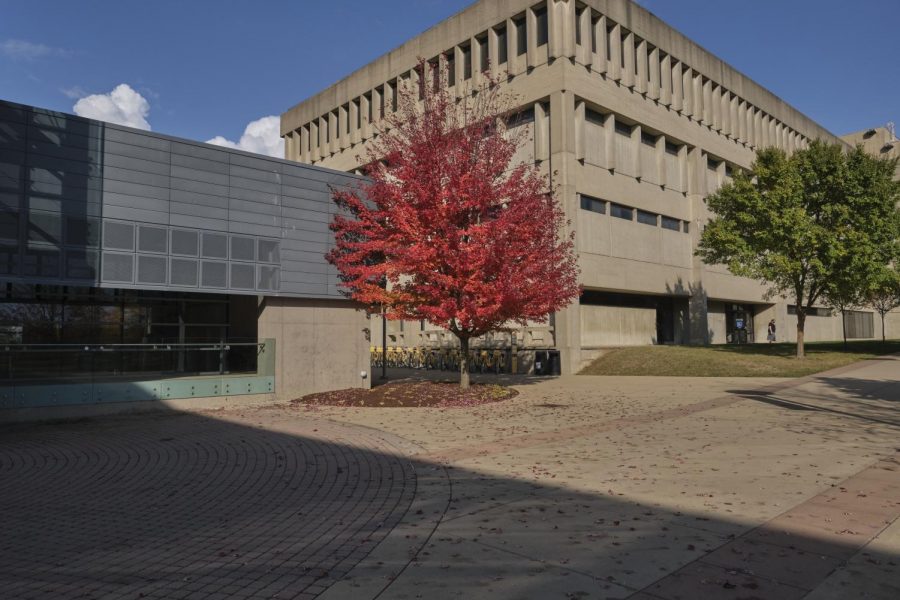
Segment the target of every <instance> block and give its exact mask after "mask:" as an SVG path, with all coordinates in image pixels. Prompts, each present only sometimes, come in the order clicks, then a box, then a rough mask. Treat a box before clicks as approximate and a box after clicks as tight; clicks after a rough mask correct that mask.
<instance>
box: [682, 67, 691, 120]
mask: <svg viewBox="0 0 900 600" xmlns="http://www.w3.org/2000/svg"><path fill="white" fill-rule="evenodd" d="M681 114H683V115H684V116H686V117H689V118H691V117H693V116H694V72H693V70H692V69H691V68H690V67H688V66H685V65H684V64H683V63H681Z"/></svg>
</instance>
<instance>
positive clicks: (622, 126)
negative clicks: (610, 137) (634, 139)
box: [616, 119, 631, 137]
mask: <svg viewBox="0 0 900 600" xmlns="http://www.w3.org/2000/svg"><path fill="white" fill-rule="evenodd" d="M616 133H618V134H619V135H624V136H627V137H631V125H629V124H627V123H623V122H622V121H619V120H618V119H616Z"/></svg>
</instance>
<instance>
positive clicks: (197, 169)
mask: <svg viewBox="0 0 900 600" xmlns="http://www.w3.org/2000/svg"><path fill="white" fill-rule="evenodd" d="M172 175H175V176H177V177H185V178H186V179H193V178H195V177H207V178H208V177H213V178H214V179H212V181H213V183H220V184H222V185H227V184H228V163H221V162H216V161H214V160H204V159H202V158H193V157H191V156H179V155H178V154H173V155H172ZM215 178H218V179H215ZM201 181H206V179H201Z"/></svg>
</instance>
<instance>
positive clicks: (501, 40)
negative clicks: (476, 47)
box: [494, 25, 509, 65]
mask: <svg viewBox="0 0 900 600" xmlns="http://www.w3.org/2000/svg"><path fill="white" fill-rule="evenodd" d="M494 31H495V32H496V33H497V64H500V65H502V64H505V63H506V61H507V60H509V57H508V56H507V47H506V25H502V26H500V27H497V28H496V29H495V30H494Z"/></svg>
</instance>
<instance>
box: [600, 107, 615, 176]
mask: <svg viewBox="0 0 900 600" xmlns="http://www.w3.org/2000/svg"><path fill="white" fill-rule="evenodd" d="M615 135H616V116H615V114H613V113H607V114H606V116H605V117H604V119H603V145H604V148H603V155H604V156H605V157H606V168H607V169H609V170H610V171H613V170H615V169H616V164H617V162H616V141H615V140H616V138H615Z"/></svg>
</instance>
